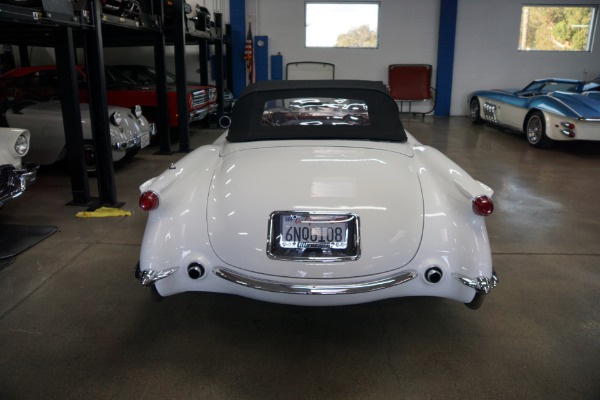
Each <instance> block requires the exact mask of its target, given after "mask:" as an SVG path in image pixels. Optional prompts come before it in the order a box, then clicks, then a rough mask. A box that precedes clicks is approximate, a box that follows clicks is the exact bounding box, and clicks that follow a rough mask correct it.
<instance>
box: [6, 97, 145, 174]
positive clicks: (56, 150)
mask: <svg viewBox="0 0 600 400" xmlns="http://www.w3.org/2000/svg"><path fill="white" fill-rule="evenodd" d="M80 109H81V124H82V128H83V139H84V152H85V161H86V167H87V169H88V171H89V172H93V171H94V170H95V169H96V163H95V151H94V146H93V143H92V127H91V120H90V111H89V105H88V104H86V103H81V104H80ZM108 117H109V121H110V123H109V126H110V137H111V142H112V149H113V151H112V158H113V161H114V162H118V161H121V160H124V159H127V158H131V157H133V156H134V155H135V154H136V153H137V152H138V151H139V149H141V148H143V147H146V146H147V145H148V144H149V143H150V136H151V135H154V134H155V126H154V124H151V123H149V122H148V120H147V119H146V118H145V117H144V116H143V115H142V109H141V107H140V106H136V107H134V108H133V109H131V110H130V109H127V108H124V107H117V106H111V105H109V106H108ZM5 118H6V122H7V123H8V126H20V127H24V128H27V129H28V130H29V131H30V132H31V136H32V142H33V145H32V146H31V149H29V153H28V154H27V157H26V160H27V161H30V162H35V163H37V164H41V165H49V164H53V163H54V162H56V161H59V160H61V159H63V158H64V156H65V154H66V150H65V133H64V132H65V131H64V126H63V116H62V111H61V104H60V101H55V100H52V101H29V100H26V101H21V102H19V103H18V104H15V105H13V106H12V107H10V108H8V109H7V110H6V112H5Z"/></svg>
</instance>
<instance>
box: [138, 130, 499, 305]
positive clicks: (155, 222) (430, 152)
mask: <svg viewBox="0 0 600 400" xmlns="http://www.w3.org/2000/svg"><path fill="white" fill-rule="evenodd" d="M225 135H226V134H225ZM409 138H410V140H409V142H407V143H389V144H387V143H377V144H376V145H375V146H364V144H363V145H362V146H361V143H360V142H358V143H348V144H347V145H346V144H343V145H339V146H338V147H332V144H331V143H323V142H322V141H318V142H314V143H309V144H306V143H305V145H306V149H315V148H318V147H321V146H323V145H324V148H325V149H327V151H328V152H333V153H336V152H337V153H338V154H337V155H336V156H335V158H336V159H338V161H333V160H334V158H333V157H330V158H329V160H330V161H329V162H328V163H331V164H333V165H335V164H338V165H336V168H342V169H343V168H348V167H347V165H348V164H349V162H348V161H347V157H348V154H351V155H353V156H354V157H355V156H356V153H357V151H358V152H361V153H362V156H361V157H362V159H372V160H381V159H382V152H383V151H384V150H382V148H386V147H387V148H388V152H389V153H390V154H389V155H388V156H387V158H392V159H393V158H395V157H403V159H404V160H405V165H404V168H405V170H406V171H405V173H407V174H409V175H410V176H414V179H418V181H419V182H420V184H419V186H420V188H418V190H419V191H422V193H423V195H422V196H421V195H420V194H419V196H418V198H419V199H420V201H422V205H416V204H414V203H412V202H410V201H409V202H408V203H407V205H408V207H410V209H411V210H412V211H414V210H417V211H418V212H417V216H416V217H415V216H414V215H413V216H410V218H409V221H410V222H409V223H410V227H411V228H414V227H415V226H418V230H419V231H421V230H422V237H421V238H419V240H418V243H417V241H416V239H415V238H414V237H411V238H410V240H409V241H408V242H407V243H402V241H401V237H402V235H403V234H404V233H405V232H403V231H402V229H401V228H402V227H401V226H398V224H393V225H392V226H391V228H387V229H388V231H387V232H386V233H385V235H384V237H385V238H386V240H387V241H388V242H389V241H392V242H394V241H395V242H396V243H395V244H398V247H397V248H396V250H397V252H398V253H402V252H408V253H409V255H412V258H411V257H409V255H404V256H400V255H397V254H394V253H393V252H390V251H389V247H388V246H386V245H387V244H389V243H387V242H386V243H384V242H383V241H381V242H378V241H377V240H372V239H370V240H367V239H366V238H367V237H368V236H370V234H369V233H368V232H369V229H371V230H377V228H376V226H372V227H369V226H368V222H367V219H368V217H367V216H366V215H367V214H368V213H373V210H371V208H376V209H377V212H376V213H381V214H382V216H381V219H382V220H383V219H389V220H397V219H398V218H400V217H399V216H398V215H397V214H398V213H399V207H396V206H391V205H390V201H389V199H382V198H381V193H386V192H388V193H390V197H391V196H397V195H401V194H400V190H398V188H390V187H389V186H390V181H389V180H392V181H393V180H394V179H395V178H394V177H391V176H390V174H393V171H391V172H388V173H387V174H386V175H385V179H378V178H377V179H376V178H374V177H373V176H372V175H370V173H372V172H373V169H372V168H364V167H363V166H362V165H360V166H358V165H356V168H352V176H353V177H354V179H358V180H367V179H368V180H370V182H371V188H372V190H370V191H368V192H366V193H361V196H360V197H359V196H354V197H352V196H350V197H348V198H347V199H346V200H347V202H338V200H340V199H339V198H338V199H335V200H336V201H332V202H331V204H332V206H331V208H333V209H335V210H336V211H347V212H357V213H359V214H360V215H361V216H364V217H363V218H361V221H362V223H363V224H364V225H366V226H365V228H364V229H365V230H366V231H363V232H362V235H361V237H363V238H365V241H366V243H363V256H361V258H360V259H359V260H358V261H356V262H344V263H339V264H336V265H333V263H305V262H302V263H297V262H289V261H279V262H277V261H274V260H270V259H269V258H268V257H267V255H266V233H267V223H268V212H267V210H270V211H275V210H279V209H295V210H298V211H300V210H305V209H306V208H307V207H309V206H311V204H310V203H308V204H302V203H304V202H305V201H310V200H308V199H309V198H310V195H307V198H306V199H302V202H298V201H294V193H291V194H290V197H287V198H286V197H285V196H284V198H285V200H283V201H282V203H281V205H277V204H275V203H272V202H269V201H268V202H267V203H265V204H262V203H260V200H259V198H258V197H256V198H254V197H252V196H251V192H252V187H251V186H247V187H246V185H247V183H245V182H244V179H245V177H244V176H242V175H240V176H237V175H232V176H233V178H232V179H231V180H229V177H228V174H229V173H231V171H232V170H235V169H236V167H233V166H234V165H235V164H227V163H225V165H226V166H227V168H226V169H225V170H223V169H222V168H219V167H220V166H223V164H224V163H223V160H221V159H220V158H221V155H222V153H223V154H226V155H229V154H232V153H235V151H231V150H229V151H224V149H227V148H228V147H229V146H230V145H229V144H225V146H223V147H222V146H220V145H211V146H204V147H201V148H199V149H197V150H195V151H194V152H192V153H190V154H189V155H187V156H186V157H184V158H183V159H182V160H180V161H179V162H178V163H177V164H176V165H175V167H174V168H173V169H169V170H167V171H165V172H164V173H163V174H162V175H160V176H158V177H156V178H153V179H151V180H149V181H147V182H145V183H144V184H143V185H142V186H141V187H140V190H141V191H142V192H143V191H145V190H154V191H155V192H156V193H158V194H159V196H160V199H161V205H160V207H159V208H158V209H157V210H154V211H151V212H150V213H149V217H148V223H147V228H146V232H145V234H144V239H143V242H142V251H141V258H140V265H141V268H142V271H143V270H150V269H157V270H164V269H167V268H175V269H176V270H177V271H176V272H175V273H173V274H172V275H171V276H169V277H168V279H162V280H159V281H157V282H156V284H155V286H156V289H157V290H158V293H159V294H160V295H161V296H169V295H172V294H176V293H180V292H185V291H212V292H222V293H231V294H238V295H241V296H246V297H250V298H254V299H258V300H264V301H271V302H278V303H286V304H297V305H342V304H354V303H362V302H368V301H375V300H380V299H384V298H391V297H401V296H440V297H446V298H451V299H455V300H457V301H461V302H465V303H468V302H469V301H471V300H472V299H473V297H474V295H475V291H474V290H473V289H471V288H468V287H466V286H465V285H462V284H460V283H458V282H457V281H456V280H455V279H452V278H451V276H452V273H453V272H459V273H461V274H464V275H466V276H472V277H475V276H492V274H493V266H492V260H491V251H490V247H489V241H488V237H487V232H486V228H485V222H484V218H483V217H480V216H477V215H475V214H474V213H473V211H472V210H471V206H470V204H471V200H472V199H473V198H475V197H476V196H478V195H487V196H490V197H491V196H492V194H493V191H492V190H491V189H490V188H488V187H487V186H485V185H483V184H481V183H479V182H477V181H475V180H473V179H472V178H471V177H470V176H469V175H468V174H467V173H466V172H465V171H464V170H462V169H461V168H460V167H458V166H457V165H456V164H454V163H453V162H452V161H450V160H449V159H448V158H446V157H445V156H443V155H442V154H441V153H439V152H438V151H437V150H435V149H432V148H430V147H427V146H423V145H421V144H420V143H418V142H417V141H416V140H415V139H414V138H412V137H409ZM215 143H226V141H225V140H224V137H221V138H219V139H218V140H217V141H216V142H215ZM338 144H339V143H338ZM241 145H242V146H243V145H247V146H248V147H255V148H260V149H261V150H262V153H263V154H262V155H261V157H262V159H263V160H269V161H272V160H273V159H275V160H280V161H281V160H282V158H281V157H280V154H279V151H280V150H281V149H280V146H281V143H280V142H261V143H248V144H241ZM369 145H370V144H369ZM236 146H238V145H237V144H236ZM330 146H331V147H330ZM369 147H378V148H376V149H373V148H369ZM269 152H271V153H272V154H273V156H272V157H273V158H271V156H270V155H269V154H268V153H269ZM413 153H414V156H413V157H408V156H406V154H413ZM398 154H405V155H402V156H399V155H398ZM286 156H289V154H286V153H284V157H283V159H285V157H286ZM295 158H296V159H299V157H298V156H296V157H295ZM381 161H384V160H381ZM384 162H386V161H384ZM350 163H352V162H350ZM352 164H353V165H354V163H352ZM232 167H233V168H232ZM227 169H229V173H228V172H227ZM331 170H332V169H323V172H322V173H321V174H320V175H321V180H322V181H326V180H327V179H331V180H333V181H335V180H336V179H337V178H338V176H337V175H335V174H331V172H330V171H331ZM333 170H335V168H333ZM251 172H252V171H250V172H248V173H251ZM396 172H398V171H396ZM311 176H312V175H311ZM254 178H256V177H254ZM292 178H293V176H290V174H289V173H286V171H285V170H284V169H281V168H273V169H272V171H271V174H270V175H269V176H265V177H264V179H265V182H264V183H263V185H264V186H261V184H260V183H259V186H258V188H257V189H259V190H264V189H265V188H267V187H268V186H269V182H273V183H275V182H278V181H279V180H289V179H292ZM386 179H387V180H386ZM411 179H412V178H411ZM252 181H253V182H255V181H256V180H255V179H253V180H252ZM175 182H177V184H175ZM227 182H229V183H227ZM309 182H310V178H306V179H304V180H302V185H304V187H306V186H308V187H312V185H311V184H310V183H309ZM362 183H364V182H362ZM215 184H217V185H225V186H229V185H231V188H226V189H223V190H220V189H219V190H218V192H217V193H219V197H217V198H215V197H213V196H212V195H209V193H208V192H207V191H206V190H204V188H208V187H214V186H216V185H215ZM410 185H411V189H412V190H414V182H413V183H411V184H410ZM212 190H214V188H213V189H212ZM309 192H310V190H309ZM211 193H214V192H212V191H211ZM229 193H231V195H229V196H228V194H229ZM246 196H251V197H250V198H249V197H246ZM249 199H250V200H251V201H250V202H249ZM211 202H212V203H215V202H229V203H230V204H228V205H227V206H226V207H223V208H221V209H219V208H215V207H212V208H211V205H210V203H211ZM288 202H289V203H288ZM411 203H412V204H411ZM334 204H335V205H334ZM373 205H374V206H373ZM215 209H218V210H219V211H218V212H215V211H214V210H215ZM250 209H252V210H254V209H258V210H262V211H261V212H252V213H247V212H246V213H244V212H241V211H248V210H250ZM329 209H330V208H329V207H325V208H323V207H320V208H319V210H324V211H328V210H329ZM207 210H208V212H207ZM211 210H213V211H212V212H211ZM237 211H240V212H239V213H237V214H240V215H241V216H243V215H246V220H243V219H242V220H238V221H236V223H235V227H246V228H247V229H237V230H235V229H234V230H233V231H229V232H227V230H226V229H220V228H219V229H216V228H209V227H210V226H211V223H210V221H214V218H226V217H227V216H228V217H233V216H234V215H236V212H237ZM364 212H366V213H367V214H363V213H364ZM215 214H216V215H215ZM400 214H401V213H400ZM420 220H421V221H422V222H421V221H420ZM382 223H383V222H382V221H379V222H377V223H376V224H377V225H380V224H382ZM420 224H423V227H424V228H422V227H421V226H419V225H420ZM407 228H408V227H407ZM211 229H214V230H212V231H211ZM394 230H395V231H394ZM407 230H408V229H407ZM217 235H218V236H220V239H218V240H217V239H215V238H213V236H217ZM413 235H414V234H413ZM452 238H455V239H452ZM213 243H217V244H216V246H215V245H214V244H213ZM227 243H229V244H230V246H231V248H235V249H240V251H239V252H238V251H234V252H233V255H228V258H227V260H223V259H221V258H219V256H218V255H217V253H216V252H215V248H216V249H217V252H218V251H219V250H220V249H221V248H224V247H225V246H227ZM417 245H418V246H419V248H418V253H417V254H416V255H415V246H417ZM221 251H223V250H221ZM248 253H250V254H248ZM246 259H248V260H249V261H248V263H245V262H244V261H245V260H246ZM228 262H229V263H228ZM261 262H262V263H263V264H264V266H265V267H264V270H262V271H261V272H257V271H255V270H256V269H258V267H257V266H258V265H259V264H260V263H261ZM192 263H198V264H201V265H202V266H203V267H204V268H205V269H206V270H207V271H213V270H214V269H216V268H219V267H223V266H228V267H230V268H234V269H239V270H240V271H241V272H242V273H243V274H245V275H247V276H250V277H256V278H260V279H265V280H269V279H276V280H277V281H278V282H279V281H285V282H289V283H293V282H295V281H298V282H300V281H301V282H304V283H308V284H310V283H313V284H322V283H323V282H329V283H331V284H334V283H335V284H342V283H343V284H351V283H359V282H362V281H365V276H368V278H369V279H370V280H377V279H382V278H385V277H387V276H389V275H390V274H391V273H393V272H398V271H402V270H411V271H415V272H416V273H417V275H418V278H417V279H414V280H412V281H410V282H408V283H405V284H402V285H399V286H395V287H393V288H389V289H386V290H378V291H373V292H369V293H361V294H357V295H350V294H348V295H339V296H327V295H324V296H304V295H290V294H281V293H273V292H269V291H261V290H255V289H252V288H247V287H244V286H240V285H233V284H231V283H229V282H226V281H224V280H223V279H221V278H219V277H217V276H216V275H215V274H214V273H210V272H209V273H207V274H206V275H205V276H204V277H203V278H201V279H198V280H192V279H190V278H189V277H188V274H187V271H186V268H185V267H186V266H188V265H190V264H192ZM234 264H235V265H234ZM248 264H250V265H253V266H252V267H248ZM286 264H287V265H286ZM431 266H437V267H439V268H440V269H441V270H442V271H443V272H444V279H443V280H442V282H440V283H438V284H436V285H432V284H431V283H429V282H427V281H426V280H425V279H424V278H423V276H424V274H425V271H426V270H427V269H428V268H430V267H431ZM278 268H281V270H280V272H277V269H278Z"/></svg>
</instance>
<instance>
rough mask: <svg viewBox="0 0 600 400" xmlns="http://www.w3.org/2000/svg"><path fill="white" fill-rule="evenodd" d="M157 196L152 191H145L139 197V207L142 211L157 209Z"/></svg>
mask: <svg viewBox="0 0 600 400" xmlns="http://www.w3.org/2000/svg"><path fill="white" fill-rule="evenodd" d="M158 203H159V201H158V195H157V194H156V193H155V192H153V191H152V190H146V191H145V192H144V193H142V194H141V195H140V201H139V205H140V208H141V209H142V210H144V211H151V210H154V209H156V208H158Z"/></svg>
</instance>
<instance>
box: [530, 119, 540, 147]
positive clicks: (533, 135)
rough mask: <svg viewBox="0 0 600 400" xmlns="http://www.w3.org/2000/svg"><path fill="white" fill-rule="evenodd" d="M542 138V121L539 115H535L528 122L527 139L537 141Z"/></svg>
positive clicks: (532, 141)
mask: <svg viewBox="0 0 600 400" xmlns="http://www.w3.org/2000/svg"><path fill="white" fill-rule="evenodd" d="M541 138H542V121H541V120H540V118H539V117H538V116H533V117H531V119H530V120H529V122H528V123H527V139H528V140H529V141H530V142H531V143H537V142H539V141H540V139H541Z"/></svg>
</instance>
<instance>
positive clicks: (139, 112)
mask: <svg viewBox="0 0 600 400" xmlns="http://www.w3.org/2000/svg"><path fill="white" fill-rule="evenodd" d="M131 112H132V113H133V115H135V117H136V118H139V117H141V116H142V106H140V105H139V104H136V105H135V106H133V107H131Z"/></svg>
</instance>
